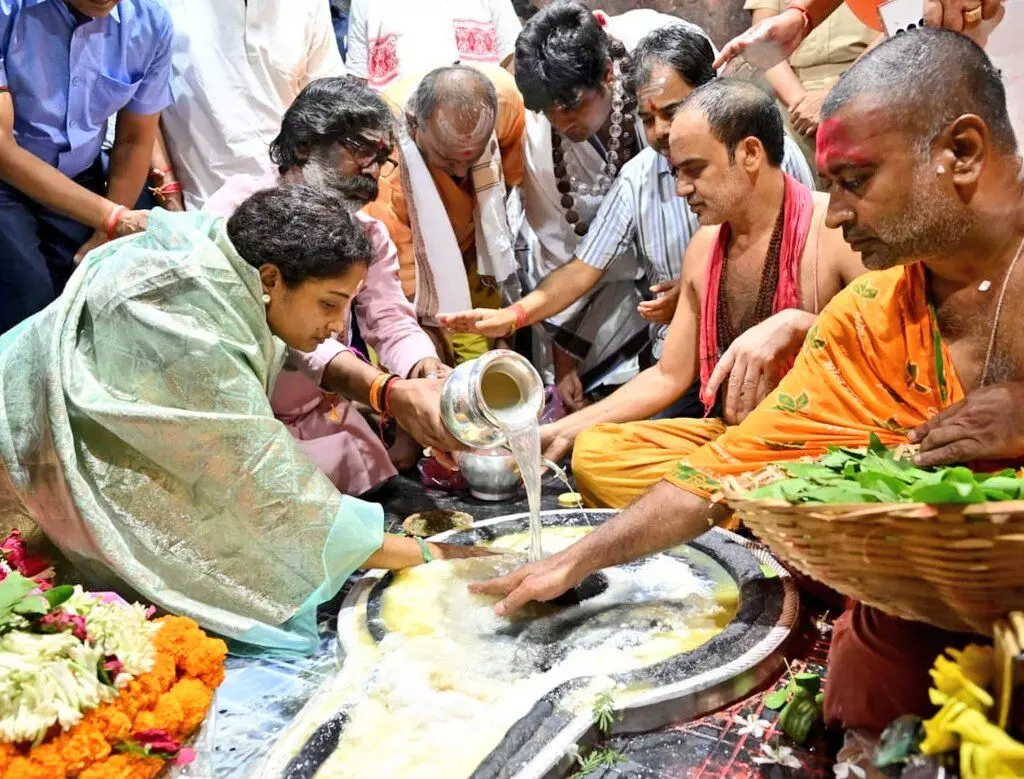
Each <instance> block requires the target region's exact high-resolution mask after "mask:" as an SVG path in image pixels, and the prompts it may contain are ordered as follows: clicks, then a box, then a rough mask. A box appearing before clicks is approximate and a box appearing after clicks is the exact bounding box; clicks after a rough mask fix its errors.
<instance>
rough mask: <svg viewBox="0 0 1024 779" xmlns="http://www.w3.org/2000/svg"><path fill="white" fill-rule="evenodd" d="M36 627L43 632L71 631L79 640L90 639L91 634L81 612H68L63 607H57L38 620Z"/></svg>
mask: <svg viewBox="0 0 1024 779" xmlns="http://www.w3.org/2000/svg"><path fill="white" fill-rule="evenodd" d="M36 628H37V629H38V630H39V632H41V633H63V632H65V631H67V630H70V631H71V635H73V636H74V637H75V638H77V639H78V640H79V641H88V640H89V634H88V633H87V632H86V630H85V617H83V616H81V615H80V614H68V613H67V612H66V611H64V610H63V609H55V610H54V611H51V612H50V613H49V614H44V615H43V616H42V617H40V618H39V619H38V620H36Z"/></svg>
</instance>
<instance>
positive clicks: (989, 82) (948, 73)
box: [821, 28, 1017, 155]
mask: <svg viewBox="0 0 1024 779" xmlns="http://www.w3.org/2000/svg"><path fill="white" fill-rule="evenodd" d="M940 85H941V86H940ZM858 97H875V98H880V99H881V100H883V101H884V103H885V105H886V106H889V108H890V111H891V115H892V119H893V120H894V123H895V124H896V126H897V127H899V129H902V130H903V131H904V132H905V133H906V134H907V135H908V136H909V137H910V139H911V142H912V146H913V148H914V150H915V151H916V152H917V153H918V154H920V155H926V154H928V152H929V151H930V150H931V145H932V142H933V141H934V140H935V138H936V137H937V136H938V135H939V134H940V133H941V132H942V131H943V130H944V129H945V128H946V127H948V126H949V125H950V124H951V123H952V122H953V121H955V120H956V119H957V118H958V117H960V116H963V115H964V114H974V115H975V116H978V117H980V118H981V119H982V120H983V121H984V122H985V124H986V125H987V126H988V129H989V133H990V134H991V138H992V143H993V145H994V147H995V148H996V149H997V150H998V151H1000V152H1002V153H1004V154H1015V153H1016V151H1017V137H1016V135H1015V134H1014V132H1013V125H1012V124H1011V123H1010V115H1009V112H1008V111H1007V109H1006V89H1005V88H1004V86H1003V81H1002V77H1001V75H1000V73H999V70H998V69H997V68H996V67H995V66H994V65H993V64H992V61H991V60H990V59H989V58H988V55H987V54H985V51H984V50H983V49H982V48H981V47H980V46H978V45H977V44H976V43H975V42H974V41H972V40H971V39H970V38H968V37H967V36H965V35H961V34H960V33H956V32H951V31H949V30H941V29H932V28H919V29H917V30H911V31H909V32H904V33H900V34H898V35H896V36H894V37H892V38H890V39H889V40H887V41H885V42H884V43H882V44H881V45H879V46H878V47H876V48H875V49H873V50H871V51H869V52H868V53H867V54H865V55H864V56H863V57H861V58H860V59H859V60H857V62H855V63H854V64H853V65H852V66H851V67H850V68H849V70H847V71H846V72H845V73H844V74H843V75H842V77H840V79H839V81H838V82H836V84H835V86H834V87H832V90H831V91H830V92H829V93H828V97H827V98H825V102H824V104H823V105H822V109H821V116H822V118H823V119H827V118H829V117H831V116H834V115H835V114H836V113H838V112H839V111H841V110H842V109H843V108H844V107H845V106H847V105H848V104H849V103H851V102H852V101H853V100H855V99H856V98H858Z"/></svg>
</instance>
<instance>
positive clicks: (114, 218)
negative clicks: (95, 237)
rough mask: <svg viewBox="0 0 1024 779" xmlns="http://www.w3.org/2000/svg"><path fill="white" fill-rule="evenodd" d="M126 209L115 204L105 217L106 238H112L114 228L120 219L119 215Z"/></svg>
mask: <svg viewBox="0 0 1024 779" xmlns="http://www.w3.org/2000/svg"><path fill="white" fill-rule="evenodd" d="M127 211H128V209H127V208H125V207H124V206H120V205H119V206H115V207H114V209H113V210H112V211H111V212H110V215H109V216H108V217H107V223H106V224H105V225H104V230H105V231H106V233H107V240H109V241H113V240H114V230H116V229H117V225H118V223H119V222H120V221H121V217H123V216H124V215H125V213H126V212H127Z"/></svg>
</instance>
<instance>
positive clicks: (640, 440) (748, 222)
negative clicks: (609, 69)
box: [542, 79, 864, 507]
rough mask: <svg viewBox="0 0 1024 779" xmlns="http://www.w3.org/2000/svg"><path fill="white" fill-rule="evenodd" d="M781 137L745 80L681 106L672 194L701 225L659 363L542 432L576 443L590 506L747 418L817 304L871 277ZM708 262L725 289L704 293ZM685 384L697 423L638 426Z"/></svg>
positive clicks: (559, 450)
mask: <svg viewBox="0 0 1024 779" xmlns="http://www.w3.org/2000/svg"><path fill="white" fill-rule="evenodd" d="M783 138H784V135H783V123H782V116H781V114H780V113H779V110H778V108H777V107H776V105H775V103H774V102H773V101H772V98H771V97H770V96H769V95H768V94H767V93H765V92H764V91H763V90H761V89H760V88H759V87H757V86H755V85H753V84H751V83H748V82H744V81H738V80H720V79H715V80H713V81H711V82H709V83H708V84H706V85H705V86H703V87H701V88H700V89H698V90H696V91H695V92H693V94H692V95H691V96H690V97H689V98H688V99H687V101H686V102H685V103H683V105H682V107H681V108H680V109H679V110H678V111H677V113H676V115H675V118H674V120H673V121H672V125H671V133H670V135H669V147H670V158H671V162H672V166H673V169H674V170H675V174H676V182H677V183H676V187H677V190H676V191H677V193H678V195H679V196H680V197H682V198H685V199H686V201H687V202H688V204H689V207H690V209H692V211H693V213H695V214H696V215H697V217H698V218H699V219H700V222H701V225H702V227H701V228H700V229H698V230H697V232H696V233H695V234H694V236H693V239H692V240H691V241H690V244H689V246H688V247H687V250H686V256H685V257H684V259H683V264H682V279H681V285H682V289H681V293H680V295H679V301H678V303H677V305H676V311H675V315H674V317H673V319H672V322H671V325H670V327H669V334H668V337H667V338H666V340H665V348H664V351H663V353H662V357H661V359H660V360H659V361H658V363H657V364H655V365H654V366H652V367H651V368H648V369H647V370H645V371H643V372H642V373H640V375H638V376H637V377H636V378H635V379H633V380H632V381H630V382H629V383H627V384H626V385H625V386H624V387H622V388H620V389H619V390H618V391H616V392H615V393H613V394H612V395H610V396H609V397H607V398H605V399H604V400H602V401H600V402H598V403H596V404H594V405H592V406H589V407H587V408H585V409H583V410H581V411H578V412H576V413H574V414H571V415H569V416H567V417H565V418H563V419H561V420H559V421H558V422H555V423H552V424H550V425H547V426H545V428H544V429H543V431H542V435H543V439H544V444H545V453H546V456H547V457H549V458H560V457H562V456H564V455H565V454H566V452H567V451H568V450H569V449H570V447H572V446H573V443H574V442H575V444H576V446H575V454H574V457H573V473H574V475H575V476H576V483H577V486H578V487H579V489H580V491H581V492H582V493H583V496H584V498H585V499H586V501H587V502H588V503H589V504H591V505H603V506H613V507H622V506H625V505H626V504H628V503H629V502H630V501H631V500H632V499H634V498H636V497H637V496H639V495H641V494H642V493H643V492H644V491H645V490H646V489H647V488H648V487H650V486H651V485H652V484H654V483H655V482H657V481H658V480H659V479H661V478H662V477H663V476H665V474H666V473H668V472H669V471H670V470H671V469H672V468H673V467H674V466H675V463H676V462H678V461H679V459H680V458H682V457H683V456H685V455H687V454H689V453H690V452H692V451H694V450H695V449H697V448H698V447H699V446H701V445H703V444H704V443H706V442H708V441H710V440H712V439H714V438H717V437H718V436H719V435H721V434H722V432H724V430H725V424H734V423H736V422H739V421H741V420H742V419H743V418H744V417H745V416H746V415H747V413H749V411H751V410H752V409H753V408H754V407H755V406H756V405H757V403H758V402H760V400H761V399H762V398H763V397H764V396H765V395H767V394H768V393H769V392H770V391H771V390H773V389H774V388H775V385H776V384H778V382H779V379H781V378H782V375H783V374H784V373H785V370H786V367H787V366H788V365H789V364H790V363H791V362H792V359H793V357H794V356H795V355H796V353H797V351H798V350H799V348H800V344H801V343H802V342H803V339H804V336H805V335H806V333H807V331H808V329H809V328H810V327H811V325H813V324H814V319H815V315H816V314H817V312H818V311H820V310H821V307H822V306H824V305H825V303H827V302H828V301H829V300H830V299H831V298H832V296H833V295H835V294H836V293H837V292H839V290H841V289H842V288H843V287H844V286H846V285H847V284H848V283H849V282H850V281H852V280H853V279H854V278H856V277H857V276H859V275H860V274H861V273H863V272H864V268H863V266H862V265H861V263H860V259H859V258H858V256H857V255H856V254H855V253H854V252H853V251H851V250H850V247H849V246H847V244H846V243H845V242H844V241H843V238H842V235H841V233H840V232H839V231H838V230H827V229H824V227H823V225H822V222H823V220H824V217H825V211H826V208H827V205H828V198H827V196H825V195H821V194H819V195H815V194H813V193H812V192H811V191H810V190H809V189H808V188H807V187H806V186H804V185H802V184H800V183H799V182H797V181H796V180H795V179H793V178H791V177H789V176H788V175H787V174H785V173H784V172H783V170H782V169H781V168H780V162H781V160H782V154H783V151H782V150H783ZM776 231H778V238H777V240H776V242H775V245H774V250H773V249H772V243H773V235H774V234H775V233H776ZM723 249H724V256H723V253H722V250H723ZM712 261H714V263H715V265H716V268H718V270H716V274H717V275H718V277H719V278H720V279H721V282H722V283H721V285H718V284H716V285H714V289H710V290H709V289H708V288H707V279H708V266H709V263H711V262H712ZM766 268H767V272H766ZM719 288H721V291H722V294H721V295H719V294H718V292H719ZM706 298H707V299H706ZM716 309H717V315H716V314H715V311H716ZM708 312H711V316H712V321H704V315H708ZM723 316H726V317H727V320H728V324H727V325H726V326H725V328H724V329H725V332H722V329H723V328H722V326H723V325H724V324H725V321H724V320H723V319H722V317H723ZM719 358H721V359H719ZM716 363H717V367H716ZM726 377H728V382H726V381H725V379H726ZM702 385H703V391H702ZM719 388H722V390H723V392H722V393H719ZM688 391H689V400H690V402H689V403H687V404H684V405H687V406H689V407H690V408H691V409H692V410H691V411H690V413H689V416H690V417H691V418H677V419H660V420H652V421H635V420H648V419H649V418H650V417H652V416H654V415H655V414H657V413H658V412H660V411H662V410H664V409H665V408H667V407H668V406H669V405H670V404H672V403H673V402H674V401H676V400H677V399H678V398H680V396H683V395H684V393H687V392H688ZM722 394H724V397H719V396H720V395H722ZM705 409H717V412H716V414H715V418H713V419H702V418H701V417H703V416H704V412H705ZM692 417H696V418H692ZM723 422H724V423H725V424H723ZM622 423H629V424H622ZM595 426H596V427H595ZM584 431H585V432H584ZM581 434H582V435H581ZM577 436H579V438H578V439H577ZM609 452H615V456H614V457H609V456H608V453H609Z"/></svg>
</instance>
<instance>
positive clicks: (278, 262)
mask: <svg viewBox="0 0 1024 779" xmlns="http://www.w3.org/2000/svg"><path fill="white" fill-rule="evenodd" d="M353 211H354V209H353V208H352V204H351V203H349V202H348V201H346V200H345V199H344V198H342V197H339V193H338V191H337V190H331V189H320V188H318V187H310V186H308V185H306V184H280V185H278V186H276V187H271V188H270V189H264V190H262V191H260V192H257V193H256V194H254V195H252V196H251V197H249V198H248V199H247V200H245V201H244V202H243V203H242V204H241V205H240V206H239V207H238V208H237V209H236V210H235V213H234V214H232V216H231V218H230V219H228V226H227V229H228V238H229V239H230V241H231V243H232V245H233V246H234V247H235V250H236V251H237V252H238V253H239V254H240V255H241V256H242V259H244V260H245V261H246V262H247V263H249V264H250V265H252V266H253V267H254V268H259V267H261V266H262V265H267V264H269V265H275V266H277V269H278V270H279V271H280V272H281V278H282V279H283V280H284V283H285V284H287V285H288V286H290V287H294V286H297V285H299V284H301V283H302V282H304V281H305V280H306V279H308V278H314V279H324V278H330V277H332V276H339V275H341V274H343V273H345V272H346V271H347V270H348V269H349V268H351V267H352V266H353V265H368V264H369V263H370V258H371V255H372V252H373V249H372V247H371V246H370V241H369V239H368V238H367V237H366V233H365V232H364V230H363V227H362V225H361V224H360V223H359V222H357V221H356V220H355V218H354V217H353V215H352V214H353Z"/></svg>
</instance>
